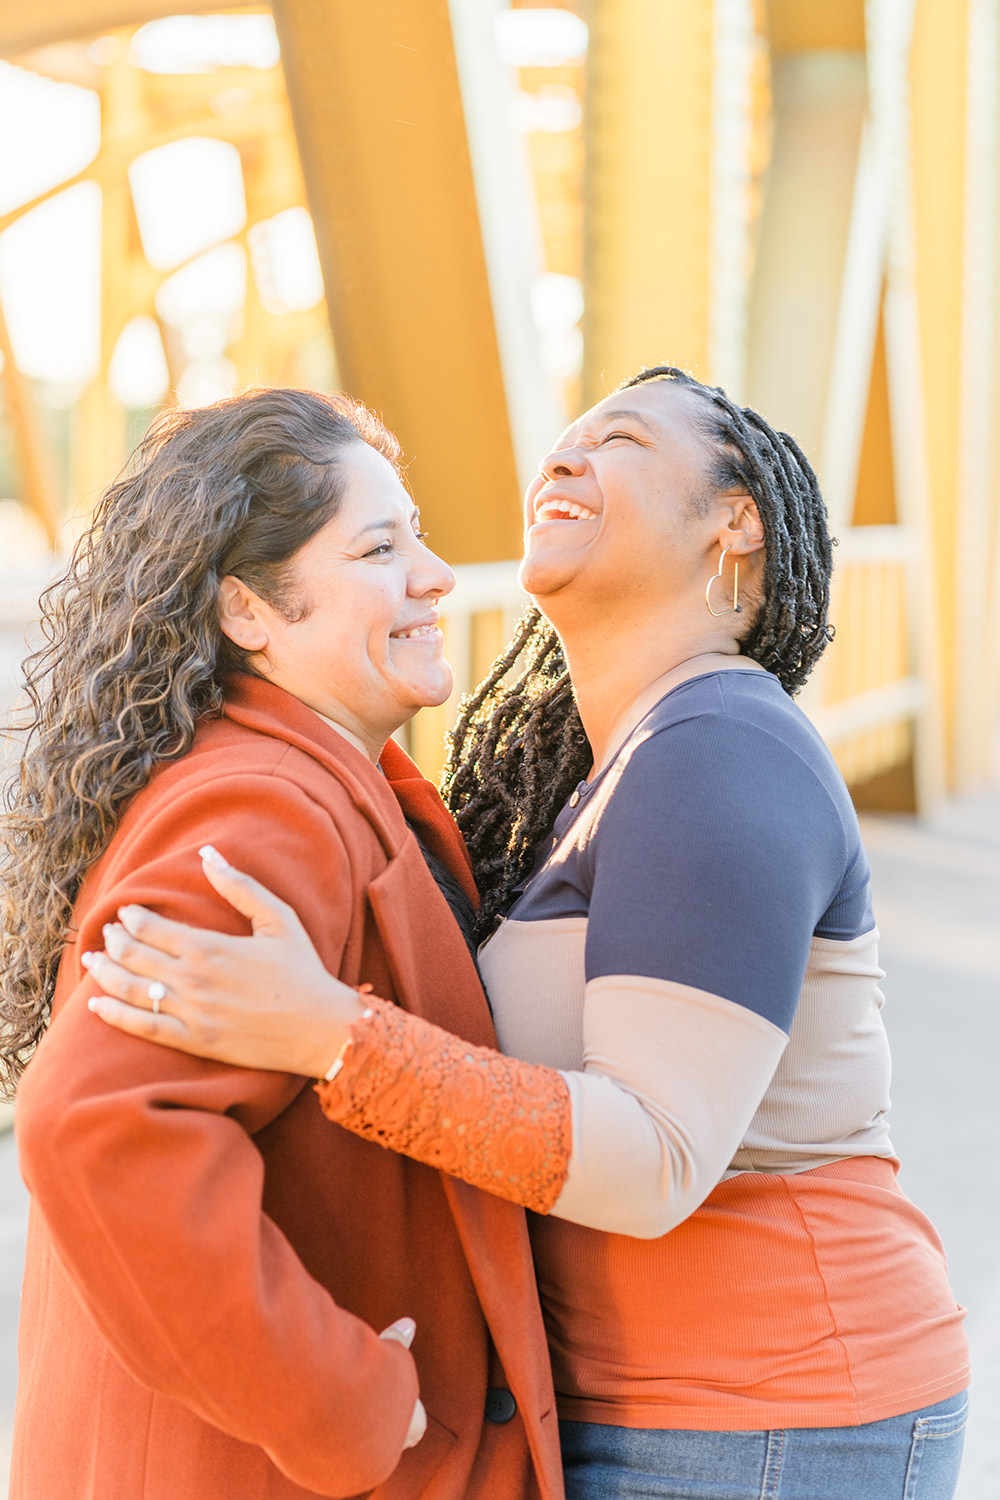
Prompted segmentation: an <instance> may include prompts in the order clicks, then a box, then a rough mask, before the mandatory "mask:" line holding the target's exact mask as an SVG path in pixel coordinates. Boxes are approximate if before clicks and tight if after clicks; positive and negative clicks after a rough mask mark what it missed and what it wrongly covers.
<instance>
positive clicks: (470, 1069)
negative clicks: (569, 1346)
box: [316, 995, 573, 1214]
mask: <svg viewBox="0 0 1000 1500" xmlns="http://www.w3.org/2000/svg"><path fill="white" fill-rule="evenodd" d="M365 1000H366V1003H367V1007H368V1008H367V1009H366V1011H365V1012H364V1014H363V1015H361V1016H359V1017H358V1019H357V1020H356V1021H355V1022H354V1024H353V1026H352V1027H351V1037H350V1042H349V1044H348V1045H347V1046H346V1047H345V1049H344V1051H343V1053H342V1054H341V1060H340V1061H341V1066H340V1067H339V1069H337V1070H336V1072H335V1073H334V1077H333V1078H331V1079H322V1080H321V1081H320V1082H319V1083H318V1084H317V1085H316V1092H317V1093H318V1094H319V1097H320V1103H321V1104H322V1106H323V1112H324V1114H325V1115H326V1116H327V1118H328V1119H330V1120H334V1121H335V1122H336V1123H337V1124H338V1125H343V1126H344V1127H345V1129H347V1130H350V1131H352V1132H353V1133H354V1134H355V1135H360V1136H361V1137H363V1139H364V1140H366V1141H377V1142H378V1143H379V1145H381V1146H386V1147H388V1148H389V1149H390V1150H392V1151H399V1152H401V1153H402V1154H403V1155H404V1156H411V1157H413V1158H414V1160H416V1161H422V1162H425V1163H426V1164H427V1165H428V1166H431V1167H437V1168H439V1170H440V1171H442V1172H448V1173H450V1174H451V1176H453V1177H460V1178H461V1179H462V1181H463V1182H469V1183H472V1184H473V1185H474V1186H475V1187H480V1188H485V1189H486V1191H487V1192H489V1193H495V1194H496V1195H497V1196H498V1197H500V1198H509V1199H511V1200H512V1201H513V1202H514V1203H520V1204H523V1205H524V1207H525V1208H531V1209H534V1211H535V1212H536V1213H540V1214H545V1213H548V1212H549V1210H550V1209H551V1207H552V1205H553V1204H554V1203H555V1201H556V1199H557V1198H558V1197H559V1194H560V1192H561V1191H562V1186H563V1183H564V1182H565V1180H566V1169H567V1166H568V1165H569V1155H570V1150H571V1147H572V1143H573V1120H572V1109H571V1105H570V1097H569V1089H568V1088H567V1087H566V1081H565V1079H564V1078H563V1077H562V1075H561V1074H560V1073H557V1072H556V1070H555V1069H554V1068H543V1067H540V1066H537V1065H535V1064H532V1063H525V1062H519V1061H518V1059H517V1058H516V1057H505V1056H504V1055H503V1053H502V1052H494V1051H492V1050H491V1049H490V1048H489V1047H474V1046H472V1045H471V1043H469V1042H463V1041H462V1039H461V1038H460V1037H457V1036H453V1035H452V1034H451V1033H450V1032H447V1031H443V1030H442V1028H441V1027H440V1026H434V1025H433V1024H432V1023H431V1022H430V1021H425V1020H424V1019H423V1018H422V1017H420V1016H413V1015H410V1013H409V1012H408V1011H405V1010H400V1008H399V1007H398V1006H397V1005H391V1004H390V1003H389V1002H388V1001H386V1000H379V999H377V998H376V996H374V995H366V996H365ZM331 1071H333V1070H332V1069H331Z"/></svg>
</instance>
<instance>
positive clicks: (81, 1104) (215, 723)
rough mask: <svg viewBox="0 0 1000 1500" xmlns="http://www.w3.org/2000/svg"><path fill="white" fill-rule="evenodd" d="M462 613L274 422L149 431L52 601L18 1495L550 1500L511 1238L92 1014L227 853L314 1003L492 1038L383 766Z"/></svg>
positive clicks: (32, 973) (273, 412)
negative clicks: (103, 965) (273, 914)
mask: <svg viewBox="0 0 1000 1500" xmlns="http://www.w3.org/2000/svg"><path fill="white" fill-rule="evenodd" d="M453 581H454V579H453V575H452V573H451V570H450V569H449V568H448V567H447V565H446V564H444V563H443V562H442V561H441V560H440V559H439V558H437V557H435V556H434V554H433V553H432V552H430V551H428V549H427V548H426V547H425V546H424V543H423V539H422V535H421V533H420V531H419V529H418V518H417V514H416V510H415V508H414V506H413V503H412V501H411V499H410V496H409V494H408V492H407V491H406V489H405V488H404V486H403V484H402V482H401V476H400V470H399V462H398V447H397V444H396V442H395V439H394V438H392V436H391V435H390V434H389V433H388V432H387V431H386V430H385V428H383V427H382V425H381V424H380V423H379V422H378V421H377V420H376V419H375V418H374V417H373V416H372V415H371V413H369V412H367V411H366V410H365V409H364V408H363V407H361V406H359V405H358V404H357V403H355V402H353V401H351V400H349V399H348V398H344V397H334V398H326V397H323V396H319V395H312V394H309V393H307V392H302V391H280V390H276V391H258V392H251V393H249V394H247V395H244V396H240V397H237V398H235V399H233V400H231V401H226V402H222V403H220V404H218V405H216V406H213V407H208V408H205V409H202V410H196V411H180V412H173V413H170V414H168V415H166V416H164V417H162V418H161V419H160V420H159V421H158V422H157V423H156V424H155V426H154V428H153V429H152V431H151V432H150V434H149V435H148V437H147V438H146V440H145V441H144V443H143V444H142V446H141V447H140V449H139V450H138V452H137V453H136V455H135V457H134V459H133V461H132V464H131V466H130V468H129V469H128V471H127V472H126V473H125V474H124V475H123V476H122V477H121V478H120V479H119V480H118V481H117V482H116V483H115V484H113V485H112V486H111V487H110V489H109V490H108V491H107V493H106V494H105V495H104V497H103V498H102V500H101V502H100V504H99V506H98V508H97V511H96V514H95V516H94V519H93V522H92V524H91V526H90V528H89V530H88V531H87V533H86V534H85V535H84V537H83V539H82V541H81V542H80V544H79V546H78V548H77V549H76V553H75V555H74V558H73V560H72V562H71V564H70V567H69V570H68V572H67V573H66V575H65V577H64V578H63V579H61V580H60V582H59V583H57V584H56V585H54V586H53V588H52V589H50V590H49V592H48V596H47V599H46V601H45V613H44V618H43V627H44V630H45V633H46V637H47V640H46V644H45V645H44V647H43V649H42V650H41V651H40V652H39V653H38V654H37V655H36V656H35V658H34V659H33V660H32V661H31V662H30V663H29V665H28V669H27V676H28V689H29V694H30V700H31V703H32V705H33V709H34V713H33V716H32V720H31V724H30V729H29V743H28V748H27V751H26V754H25V756H24V758H23V760H22V761H21V764H20V767H19V770H18V772H17V775H16V778H15V781H14V783H13V785H12V787H11V788H10V790H9V796H8V813H7V817H6V819H5V838H6V846H7V858H6V864H5V870H4V887H3V898H2V899H3V991H2V995H3V1002H2V1003H3V1025H4V1059H5V1067H6V1079H7V1083H8V1086H9V1087H10V1088H12V1087H13V1085H14V1084H15V1083H16V1082H17V1081H18V1080H19V1079H21V1080H22V1081H21V1087H20V1088H19V1090H18V1109H17V1133H18V1142H19V1148H20V1155H21V1163H22V1169H23V1172H24V1175H25V1179H26V1181H27V1183H28V1186H29V1188H30V1190H31V1194H32V1209H31V1221H30V1227H29V1238H28V1248H27V1265H26V1273H25V1283H24V1295H23V1300H22V1317H21V1335H20V1384H19V1391H18V1407H17V1416H16V1422H15V1437H14V1452H13V1460H12V1475H11V1491H10V1493H11V1495H12V1496H13V1497H16V1500H140V1497H142V1500H265V1497H267V1500H296V1497H301V1500H306V1497H307V1496H316V1495H327V1496H347V1495H357V1494H359V1493H360V1492H364V1493H366V1494H367V1493H371V1494H373V1495H374V1496H377V1497H379V1500H383V1497H384V1500H409V1497H413V1500H416V1497H417V1496H419V1495H425V1494H430V1493H433V1494H434V1495H435V1496H440V1497H441V1500H465V1497H467V1496H478V1497H481V1500H490V1497H493V1496H497V1495H504V1496H511V1497H514V1500H559V1497H560V1495H561V1483H560V1479H559V1457H558V1448H557V1443H556V1437H555V1422H554V1420H553V1418H552V1389H551V1377H550V1374H549V1368H548V1363H547V1359H546V1352H545V1336H544V1329H543V1326H542V1321H541V1316H540V1311H539V1308H538V1301H537V1293H536V1289H535V1283H534V1278H533V1275H532V1267H531V1257H530V1248H529V1244H528V1239H527V1231H526V1226H525V1222H524V1215H523V1213H522V1211H521V1210H520V1209H519V1208H517V1207H515V1206H514V1205H513V1204H512V1203H509V1202H505V1201H503V1200H500V1199H498V1198H495V1197H491V1196H488V1195H487V1194H484V1193H479V1192H476V1191H475V1190H474V1189H470V1188H467V1187H465V1186H464V1185H462V1184H456V1183H454V1182H453V1181H452V1180H451V1179H450V1178H445V1177H443V1176H442V1174H441V1173H439V1172H436V1171H432V1170H428V1168H426V1167H425V1166H422V1165H420V1164H419V1163H416V1162H412V1161H409V1160H408V1159H407V1158H406V1157H404V1156H401V1155H396V1156H390V1155H389V1154H388V1153H386V1152H384V1151H382V1150H380V1149H379V1148H378V1147H377V1146H375V1145H371V1144H369V1143H367V1142H365V1141H363V1140H362V1139H360V1138H359V1137H357V1136H354V1135H351V1134H349V1133H348V1132H346V1131H339V1132H337V1136H338V1140H339V1146H338V1145H337V1143H336V1142H335V1143H333V1149H332V1150H331V1149H330V1147H331V1142H330V1139H329V1137H330V1127H329V1125H327V1123H326V1121H325V1120H324V1117H323V1114H322V1111H321V1108H320V1101H319V1100H318V1099H317V1097H316V1095H315V1093H314V1092H313V1090H312V1089H311V1088H310V1087H309V1086H308V1081H307V1079H306V1078H304V1077H302V1076H301V1074H302V1071H303V1069H302V1067H300V1066H297V1065H295V1064H293V1066H292V1068H291V1069H290V1070H289V1072H288V1073H285V1074H279V1073H276V1072H273V1071H272V1072H260V1071H254V1072H251V1071H247V1070H243V1069H237V1068H231V1067H226V1066H223V1065H220V1064H218V1063H208V1062H203V1061H201V1060H196V1059H194V1058H185V1057H183V1056H182V1055H181V1054H180V1053H177V1052H173V1053H171V1052H168V1051H166V1050H165V1049H162V1048H158V1047H151V1046H149V1044H148V1043H146V1042H142V1041H138V1042H137V1041H135V1040H134V1039H133V1038H131V1037H128V1036H126V1035H124V1034H120V1033H115V1032H112V1031H110V1030H108V1029H107V1028H106V1027H103V1026H101V1025H100V1024H99V1023H98V1021H97V1020H96V1018H95V1016H94V1015H93V1014H92V1013H91V1011H90V1010H89V1009H88V1004H87V1002H88V999H89V998H90V997H92V996H93V995H94V993H95V990H96V986H95V984H94V981H93V980H92V979H91V978H90V977H89V976H88V973H87V969H86V964H85V957H86V954H87V952H88V950H90V949H93V948H96V947H99V946H100V944H101V940H102V939H101V933H102V929H103V928H104V927H106V925H107V924H108V923H109V922H113V921H114V919H115V914H116V912H117V911H118V909H119V907H121V906H122V905H123V904H124V903H129V902H144V903H147V904H149V905H151V906H154V907H155V908H156V910H157V911H158V912H160V913H161V914H163V915H164V916H165V917H172V918H175V919H177V920H179V921H182V922H186V923H193V924H195V925H196V926H201V927H221V928H223V929H224V930H229V931H230V932H240V931H247V930H248V928H247V924H246V923H245V922H243V921H242V920H241V919H240V918H239V917H236V916H235V914H234V913H233V911H232V908H231V907H230V906H228V905H227V904H226V903H225V902H224V901H223V900H222V899H221V898H220V897H219V896H218V895H217V894H216V893H215V892H214V891H213V890H212V888H211V886H210V885H209V884H208V883H207V882H206V881H205V879H204V877H203V875H202V872H201V867H200V863H199V860H198V852H197V851H198V849H199V848H201V847H202V846H203V845H205V844H206V843H207V842H208V841H209V840H210V839H218V840H220V841H221V842H223V843H224V844H225V847H226V848H228V849H230V850H232V851H233V854H234V857H236V858H238V859H239V860H240V862H241V864H242V865H243V866H244V867H245V868H246V869H247V870H250V871H253V872H255V873H256V874H258V875H260V876H261V877H262V878H263V877H266V878H267V880H268V881H269V883H270V884H271V885H272V886H273V887H274V889H275V890H276V891H278V892H280V893H281V894H282V895H283V896H285V897H286V898H287V899H288V900H289V901H293V902H294V903H295V905H296V907H297V909H298V911H299V912H300V913H301V917H302V921H303V923H304V931H305V932H307V933H308V934H309V935H310V936H311V938H312V939H313V941H314V942H315V945H316V952H317V954H318V957H317V958H316V963H317V965H318V966H319V967H320V969H321V972H322V973H323V974H329V975H332V974H337V975H339V976H340V977H341V979H343V980H344V981H346V983H347V984H348V985H355V984H357V983H358V982H359V980H361V979H367V980H371V981H373V982H374V983H375V984H377V985H378V987H379V992H380V994H382V995H390V996H391V997H392V998H393V999H394V1000H397V1001H398V1002H399V1004H400V1005H401V1006H405V1007H406V1008H407V1009H408V1010H409V1011H411V1012H413V1013H414V1014H416V1015H423V1016H427V1017H429V1018H432V1019H436V1020H438V1021H440V1022H441V1023H442V1024H443V1025H446V1026H447V1027H449V1029H450V1030H451V1031H453V1032H456V1033H457V1034H458V1035H460V1036H464V1037H466V1038H468V1040H469V1042H472V1043H490V1042H492V1041H493V1039H494V1033H493V1029H492V1026H491V1024H490V1017H489V1011H488V1009H487V1006H486V1002H485V999H484V996H483V993H482V989H481V987H480V984H479V980H478V978H477V975H476V971H475V966H474V964H473V962H472V960H471V958H470V957H469V954H468V952H467V950H466V947H465V945H464V943H463V941H462V939H461V936H460V935H459V932H458V930H457V928H456V926H455V924H454V922H453V921H452V919H451V917H450V913H449V908H448V904H447V900H446V897H445V896H444V895H442V889H443V890H444V891H445V892H447V896H448V898H450V899H452V900H455V901H456V902H457V903H458V904H459V905H461V904H462V903H466V904H467V905H468V906H469V907H470V909H471V903H472V897H473V894H474V889H473V885H472V880H471V874H470V871H469V868H468V861H467V858H466V855H465V851H464V849H463V847H462V843H461V839H460V838H459V836H458V834H457V833H456V831H455V827H454V824H453V823H452V822H451V821H450V819H449V818H448V817H447V814H446V813H445V810H444V808H443V806H442V805H441V802H440V799H439V798H438V796H437V794H436V792H434V791H433V789H432V788H431V787H430V786H429V785H428V783H427V782H425V781H424V780H423V778H422V777H421V776H420V775H419V773H418V772H417V770H416V768H415V767H414V766H413V765H412V763H411V762H410V761H409V760H408V759H407V757H406V756H405V755H404V754H403V752H402V751H401V750H400V749H399V748H398V747H397V746H396V745H395V744H394V743H393V742H392V740H391V738H390V736H391V735H392V733H393V732H394V731H395V730H396V729H398V728H399V727H400V725H401V724H403V723H405V722H406V721H407V719H409V718H410V717H411V715H412V714H413V713H414V712H415V711H416V710H417V708H419V707H420V706H421V705H422V704H431V703H440V702H442V701H443V700H444V699H445V698H446V697H447V696H448V693H449V691H450V688H451V673H450V670H449V668H448V666H447V663H446V662H445V661H444V658H443V654H442V635H441V631H440V629H439V627H438V625H437V611H438V601H439V599H440V597H441V595H442V594H445V593H447V592H448V590H449V589H450V588H451V587H452V585H453ZM421 850H424V851H425V852H426V857H425V856H424V854H423V853H422V852H421ZM432 871H433V873H432ZM439 882H440V887H439ZM350 993H352V994H355V992H354V991H353V990H352V991H350ZM158 995H159V992H158V991H157V989H156V988H155V987H153V988H152V989H151V990H150V991H149V994H148V998H149V999H150V1001H151V1003H152V1004H154V1005H158V1004H159V998H158ZM355 1008H356V1009H358V1010H360V1009H361V1006H360V1003H359V1002H358V1000H357V996H356V994H355ZM50 1015H51V1025H49V1024H48V1023H49V1019H50ZM36 1047H37V1052H36V1051H35V1049H36ZM33 1052H34V1053H35V1055H34V1056H33V1057H32V1053H33ZM29 1057H30V1058H31V1061H30V1065H29V1066H28V1067H27V1071H25V1065H26V1064H27V1063H28V1059H29ZM302 1062H305V1059H304V1058H303V1059H302ZM306 1071H308V1069H306ZM22 1075H23V1078H22ZM414 1319H415V1320H416V1337H415V1340H414V1321H413V1320H414ZM387 1325H388V1327H387ZM380 1330H381V1334H380ZM411 1342H412V1353H411V1352H409V1348H410V1344H411ZM546 1419H548V1420H546Z"/></svg>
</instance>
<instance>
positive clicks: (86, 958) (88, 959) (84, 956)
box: [80, 953, 97, 969]
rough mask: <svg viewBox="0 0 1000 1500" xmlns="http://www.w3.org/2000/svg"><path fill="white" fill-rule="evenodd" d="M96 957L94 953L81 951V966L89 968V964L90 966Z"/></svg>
mask: <svg viewBox="0 0 1000 1500" xmlns="http://www.w3.org/2000/svg"><path fill="white" fill-rule="evenodd" d="M96 957H97V954H96V953H81V954H80V962H81V963H82V964H83V967H84V968H85V969H89V968H90V966H91V964H92V963H93V962H94V959H95V958H96Z"/></svg>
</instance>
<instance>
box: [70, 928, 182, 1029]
mask: <svg viewBox="0 0 1000 1500" xmlns="http://www.w3.org/2000/svg"><path fill="white" fill-rule="evenodd" d="M121 932H122V929H121V928H118V929H117V930H116V929H115V928H113V927H111V926H110V925H109V926H107V927H106V928H105V929H104V941H105V943H106V944H107V949H106V951H105V952H104V953H81V955H80V962H81V964H82V965H83V967H84V968H85V969H86V970H87V972H88V974H92V975H93V977H94V978H95V979H96V980H97V983H98V984H99V985H100V986H101V989H102V990H105V991H106V992H107V993H108V994H109V995H112V996H114V998H115V999H117V1000H125V1001H127V1002H128V1004H129V1005H138V1006H141V1008H142V1009H143V1010H151V1009H152V1001H151V1000H150V996H149V986H150V984H151V983H152V982H154V981H156V980H159V982H160V983H161V984H163V983H165V982H167V981H168V972H169V971H168V969H167V966H166V962H165V960H164V959H163V957H162V955H161V954H159V953H157V952H156V951H155V949H151V948H143V946H142V945H141V944H140V943H134V942H131V941H128V940H124V941H123V940H122V937H121V936H120V934H121ZM112 952H114V953H115V954H117V956H118V957H120V958H121V959H123V960H124V961H125V962H127V963H128V968H127V969H126V968H123V967H122V965H121V964H119V963H116V962H115V960H114V958H113V957H112V956H111V954H112ZM168 988H169V984H168Z"/></svg>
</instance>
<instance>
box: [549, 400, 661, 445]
mask: <svg viewBox="0 0 1000 1500" xmlns="http://www.w3.org/2000/svg"><path fill="white" fill-rule="evenodd" d="M622 417H630V418H631V419H632V421H633V422H638V423H639V425H640V426H641V427H645V429H646V431H647V432H648V433H649V434H650V436H651V437H655V436H656V429H655V427H653V426H652V425H651V424H650V423H649V422H647V421H646V418H645V417H644V416H643V415H642V412H640V411H632V410H631V409H629V408H627V407H620V408H616V409H615V410H614V411H606V412H605V413H604V415H603V416H601V417H599V418H598V421H599V422H600V423H601V424H604V423H607V422H617V421H620V419H621V418H622ZM566 436H568V434H567V433H563V435H562V437H560V439H559V442H560V444H561V443H562V442H563V438H565V437H566Z"/></svg>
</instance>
